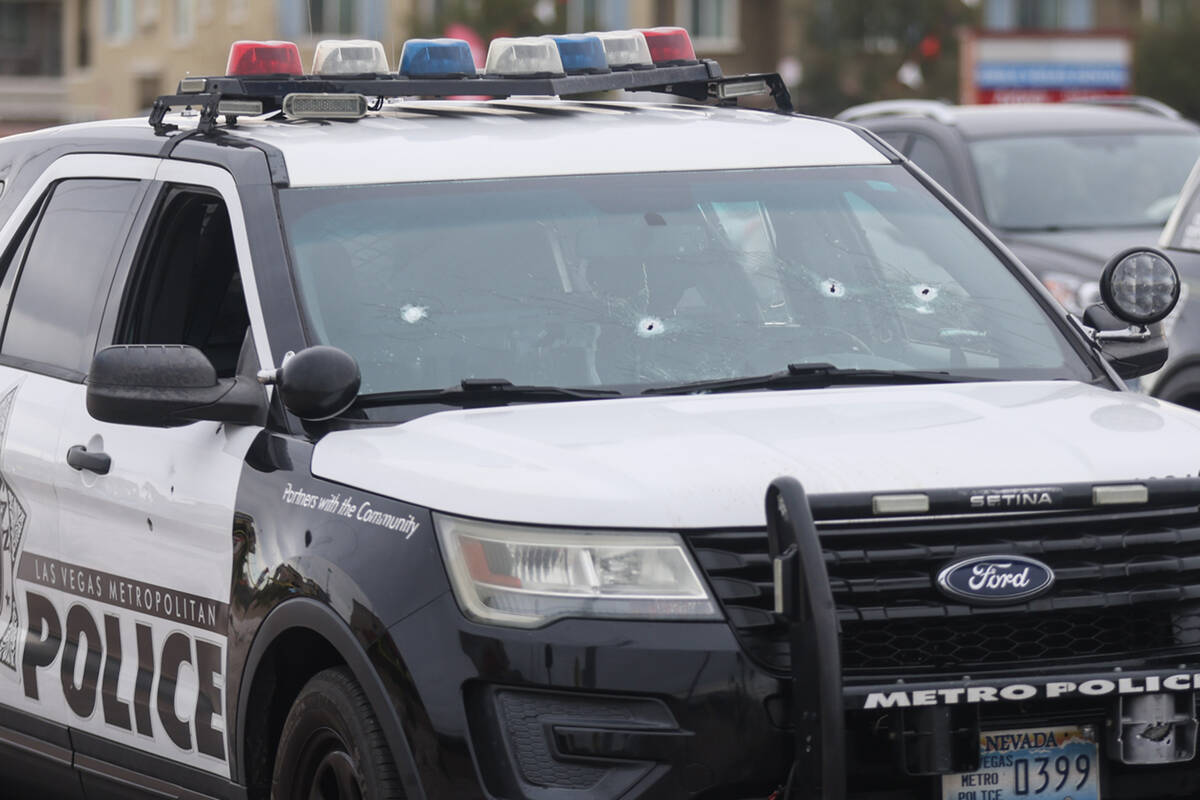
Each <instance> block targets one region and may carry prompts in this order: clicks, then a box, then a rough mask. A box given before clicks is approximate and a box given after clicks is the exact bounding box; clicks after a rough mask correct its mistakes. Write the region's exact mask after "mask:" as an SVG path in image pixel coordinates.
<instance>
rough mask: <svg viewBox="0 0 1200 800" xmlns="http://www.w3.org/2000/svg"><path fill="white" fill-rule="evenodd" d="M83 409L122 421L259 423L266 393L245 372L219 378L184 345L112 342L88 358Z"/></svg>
mask: <svg viewBox="0 0 1200 800" xmlns="http://www.w3.org/2000/svg"><path fill="white" fill-rule="evenodd" d="M87 410H88V413H89V414H91V415H92V417H93V418H95V419H98V420H100V421H101V422H115V423H118V424H122V425H142V426H150V427H174V426H178V425H186V424H188V423H189V422H196V421H199V420H213V421H217V422H233V423H239V424H245V425H263V424H265V423H266V419H267V396H266V391H265V390H264V389H263V388H262V387H261V386H259V385H258V384H257V383H256V382H255V381H254V380H253V379H252V378H250V377H247V376H239V377H237V378H225V379H219V378H218V377H217V371H216V369H215V368H214V367H213V365H212V362H210V361H209V360H208V358H207V357H206V356H205V355H204V354H203V353H202V352H200V351H199V350H197V349H196V348H194V347H191V346H189V345H142V344H134V345H114V346H112V347H106V348H104V349H103V350H101V351H100V352H98V353H97V354H96V356H95V358H94V359H92V366H91V370H90V371H89V372H88V388H87Z"/></svg>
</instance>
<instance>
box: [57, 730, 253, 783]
mask: <svg viewBox="0 0 1200 800" xmlns="http://www.w3.org/2000/svg"><path fill="white" fill-rule="evenodd" d="M70 737H71V741H72V742H73V743H74V745H75V752H76V756H75V766H76V768H77V769H78V770H79V772H80V779H81V780H82V781H83V784H84V788H85V790H86V791H87V794H88V800H94V799H95V798H96V797H97V795H99V796H100V797H109V796H112V797H127V796H130V795H129V793H128V790H129V789H130V788H136V789H137V790H140V791H142V792H147V793H150V794H151V795H152V796H157V797H172V798H180V800H216V799H217V798H220V799H221V800H245V798H246V790H245V789H244V788H243V787H241V786H238V785H236V784H234V783H231V782H230V781H228V780H225V779H224V778H221V777H218V776H216V775H213V774H211V773H207V772H204V771H202V770H198V769H195V768H194V767H189V766H185V765H183V764H179V763H176V762H173V761H168V760H167V759H165V758H160V757H159V756H156V755H152V754H151V753H147V752H145V751H143V750H135V749H133V748H131V747H126V746H125V745H121V744H116V743H115V742H112V741H110V740H108V739H104V738H101V737H99V736H96V735H94V734H90V733H84V732H83V731H78V730H74V729H72V730H71V731H70ZM184 787H188V788H184Z"/></svg>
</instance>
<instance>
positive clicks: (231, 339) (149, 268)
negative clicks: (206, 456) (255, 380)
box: [114, 186, 250, 378]
mask: <svg viewBox="0 0 1200 800" xmlns="http://www.w3.org/2000/svg"><path fill="white" fill-rule="evenodd" d="M147 230H148V233H147V235H146V239H145V240H144V241H143V242H142V246H141V248H140V250H139V253H138V260H137V262H136V263H135V266H134V273H133V276H132V280H131V281H130V283H129V287H128V289H127V291H126V295H125V298H124V300H123V301H122V308H121V314H120V319H119V321H118V323H117V330H116V336H115V341H114V343H115V344H186V345H191V346H193V347H196V348H197V349H199V350H200V351H201V352H203V353H204V355H205V356H207V357H208V359H209V360H210V361H211V362H212V363H213V366H214V367H216V370H217V375H218V376H219V377H222V378H228V377H232V376H233V375H235V374H236V373H237V367H238V361H239V354H240V353H241V351H242V349H243V344H244V343H246V342H247V341H248V340H249V333H248V331H249V326H250V317H249V314H248V313H247V310H246V300H245V296H244V294H243V292H242V279H241V274H240V273H239V271H238V262H237V253H236V251H235V248H234V243H233V231H232V228H231V227H230V222H229V213H228V211H227V210H226V208H225V203H224V201H223V200H222V199H221V198H220V196H218V195H217V194H216V193H214V192H211V191H209V190H206V189H202V188H198V187H188V186H176V187H171V188H170V189H168V190H167V191H166V192H165V193H164V196H163V198H162V199H161V200H160V203H159V209H158V211H157V213H156V214H155V218H154V220H153V222H152V223H151V225H150V226H149V228H148V229H147Z"/></svg>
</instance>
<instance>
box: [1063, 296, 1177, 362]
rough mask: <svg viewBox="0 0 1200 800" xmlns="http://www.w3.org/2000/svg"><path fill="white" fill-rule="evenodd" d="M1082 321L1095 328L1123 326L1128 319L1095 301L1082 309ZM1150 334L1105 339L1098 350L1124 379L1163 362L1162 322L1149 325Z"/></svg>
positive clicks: (1165, 356) (1164, 342) (1116, 328)
mask: <svg viewBox="0 0 1200 800" xmlns="http://www.w3.org/2000/svg"><path fill="white" fill-rule="evenodd" d="M1083 324H1084V325H1087V326H1088V327H1090V328H1095V329H1096V330H1098V331H1120V330H1125V329H1126V328H1127V327H1128V325H1129V323H1128V321H1126V320H1122V319H1121V318H1119V317H1118V316H1117V315H1116V314H1114V313H1112V311H1110V310H1109V309H1108V308H1107V307H1106V306H1104V305H1101V304H1099V303H1097V304H1096V305H1094V306H1089V307H1088V309H1087V310H1086V311H1084V312H1083ZM1149 333H1150V336H1149V337H1148V338H1147V339H1145V340H1144V341H1121V340H1115V339H1110V340H1105V341H1103V342H1101V346H1100V352H1101V354H1102V355H1103V356H1104V360H1105V361H1107V362H1108V363H1109V364H1110V365H1111V366H1112V368H1113V369H1114V370H1116V373H1117V374H1118V375H1120V376H1121V377H1122V378H1125V379H1126V380H1129V379H1132V378H1140V377H1141V376H1143V375H1149V374H1150V373H1151V372H1154V371H1155V370H1158V369H1161V368H1162V365H1163V364H1165V363H1167V337H1166V336H1164V335H1163V330H1162V325H1161V324H1154V325H1151V326H1149Z"/></svg>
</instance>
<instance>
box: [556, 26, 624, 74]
mask: <svg viewBox="0 0 1200 800" xmlns="http://www.w3.org/2000/svg"><path fill="white" fill-rule="evenodd" d="M550 38H551V39H552V40H554V44H556V45H557V46H558V55H559V56H560V57H561V58H562V65H563V69H564V70H566V72H567V74H568V75H581V74H590V75H595V74H600V73H604V72H609V71H610V70H609V68H608V59H607V58H606V57H605V55H604V43H603V42H601V41H600V37H599V36H589V35H588V34H584V33H567V34H563V35H561V36H551V37H550Z"/></svg>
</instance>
